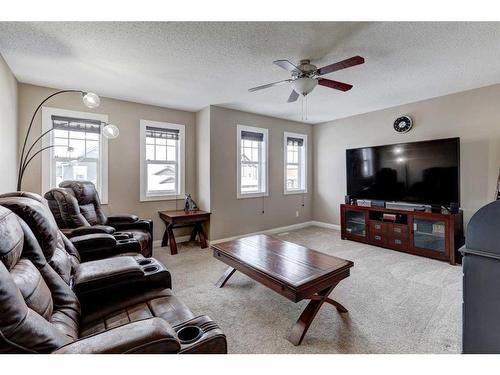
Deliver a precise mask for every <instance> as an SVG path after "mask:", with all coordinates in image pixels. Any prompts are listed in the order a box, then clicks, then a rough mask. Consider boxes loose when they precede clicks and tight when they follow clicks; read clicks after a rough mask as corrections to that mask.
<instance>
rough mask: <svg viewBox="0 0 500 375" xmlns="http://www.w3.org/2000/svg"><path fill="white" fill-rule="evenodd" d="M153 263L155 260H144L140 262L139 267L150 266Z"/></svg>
mask: <svg viewBox="0 0 500 375" xmlns="http://www.w3.org/2000/svg"><path fill="white" fill-rule="evenodd" d="M153 263H154V261H153V259H142V260H140V261H139V266H148V265H150V264H153Z"/></svg>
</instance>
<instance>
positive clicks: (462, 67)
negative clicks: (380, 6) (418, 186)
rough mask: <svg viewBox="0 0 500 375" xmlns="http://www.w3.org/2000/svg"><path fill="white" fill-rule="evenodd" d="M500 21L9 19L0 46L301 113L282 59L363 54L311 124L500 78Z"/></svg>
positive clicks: (226, 101)
mask: <svg viewBox="0 0 500 375" xmlns="http://www.w3.org/2000/svg"><path fill="white" fill-rule="evenodd" d="M499 36H500V23H406V22H402V23H388V22H380V23H366V22H362V23H339V22H332V23H290V22H286V23H284V22H276V23H269V22H262V23H236V22H234V23H233V22H231V23H189V22H186V23H166V22H164V23H141V22H133V23H118V22H116V23H115V22H104V23H95V22H90V23H87V22H82V23H60V22H57V23H37V22H34V23H8V22H3V23H0V54H2V55H3V56H4V58H5V60H6V61H7V63H8V65H9V66H10V68H11V69H12V71H13V72H14V74H15V76H16V77H17V78H18V80H19V81H21V82H26V83H32V84H36V85H43V86H49V87H55V88H81V89H84V90H89V91H95V92H96V93H98V94H99V95H102V96H107V97H113V98H117V99H124V100H130V101H135V102H141V103H147V104H155V105H160V106H166V107H172V108H178V109H185V110H189V111H197V110H199V109H201V108H203V107H206V106H208V105H210V104H212V105H219V106H223V107H227V108H233V109H239V110H243V111H248V112H255V113H260V114H266V115H270V116H275V117H280V118H285V119H290V120H300V118H301V116H300V110H301V106H300V101H298V102H296V103H293V104H288V103H286V99H287V98H288V95H289V94H290V91H291V88H290V87H289V86H288V85H283V86H279V87H274V88H270V89H268V90H265V91H260V92H255V93H249V92H248V91H247V89H248V88H250V87H253V86H257V85H261V84H265V83H269V82H273V81H277V80H281V79H286V78H288V77H289V76H288V74H287V72H286V71H284V70H282V69H280V68H278V67H277V66H275V65H273V64H272V61H273V60H276V59H289V60H291V61H292V62H298V60H300V59H304V58H310V59H311V60H312V63H314V64H316V65H317V66H318V67H320V66H323V65H327V64H329V63H333V62H336V61H338V60H341V59H344V58H347V57H351V56H354V55H361V56H364V57H365V58H366V63H365V64H364V65H360V66H357V67H353V68H349V69H346V70H342V71H338V72H335V73H331V74H329V75H327V76H326V77H327V78H330V79H335V80H339V81H343V82H346V83H351V84H353V85H354V88H353V89H352V90H351V91H350V92H347V93H342V92H338V91H335V90H331V89H327V88H325V87H320V86H318V87H317V88H316V89H315V90H314V91H313V92H312V93H311V94H310V95H309V96H308V103H309V110H308V112H309V117H308V121H309V122H311V123H318V122H323V121H328V120H333V119H336V118H340V117H346V116H350V115H354V114H359V113H364V112H369V111H373V110H377V109H381V108H387V107H391V106H395V105H398V104H403V103H408V102H413V101H418V100H422V99H426V98H431V97H436V96H441V95H446V94H449V93H453V92H458V91H463V90H468V89H472V88H477V87H481V86H487V85H492V84H495V83H499V82H500V63H499V61H500V42H499Z"/></svg>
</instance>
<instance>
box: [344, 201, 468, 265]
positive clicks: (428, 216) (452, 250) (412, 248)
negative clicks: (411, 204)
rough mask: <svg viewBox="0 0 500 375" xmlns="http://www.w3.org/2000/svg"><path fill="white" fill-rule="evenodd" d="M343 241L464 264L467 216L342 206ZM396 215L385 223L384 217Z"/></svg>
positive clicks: (460, 213)
mask: <svg viewBox="0 0 500 375" xmlns="http://www.w3.org/2000/svg"><path fill="white" fill-rule="evenodd" d="M340 213H341V231H342V239H343V240H352V241H358V242H364V243H368V244H371V245H375V246H380V247H385V248H389V249H393V250H399V251H404V252H407V253H411V254H415V255H422V256H426V257H429V258H434V259H440V260H446V261H448V262H449V263H450V264H456V263H457V262H459V263H461V256H460V255H459V252H458V248H459V247H460V246H462V245H463V242H464V239H463V215H462V211H460V212H459V213H458V214H442V213H432V212H421V211H403V210H391V209H386V208H380V207H362V206H356V205H350V204H341V205H340ZM384 213H385V214H393V215H395V220H392V219H391V220H384V218H383V214H384Z"/></svg>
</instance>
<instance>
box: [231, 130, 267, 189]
mask: <svg viewBox="0 0 500 375" xmlns="http://www.w3.org/2000/svg"><path fill="white" fill-rule="evenodd" d="M243 131H249V132H254V133H260V134H262V135H263V142H262V143H263V147H262V149H261V155H260V158H261V160H262V161H261V162H260V166H261V168H260V173H261V189H262V190H263V191H260V192H258V193H242V192H241V132H243ZM268 139H269V130H268V129H265V128H256V127H253V126H246V125H237V127H236V166H237V170H236V176H237V184H236V189H237V190H236V197H237V199H244V198H256V197H267V196H269V152H268V150H269V145H268V143H269V142H268Z"/></svg>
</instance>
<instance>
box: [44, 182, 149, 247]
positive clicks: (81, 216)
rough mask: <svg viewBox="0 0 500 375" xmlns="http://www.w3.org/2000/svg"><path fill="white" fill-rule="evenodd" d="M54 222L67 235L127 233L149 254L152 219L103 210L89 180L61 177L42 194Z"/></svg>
mask: <svg viewBox="0 0 500 375" xmlns="http://www.w3.org/2000/svg"><path fill="white" fill-rule="evenodd" d="M44 197H45V199H47V201H48V205H49V207H50V210H51V211H52V214H53V215H54V217H55V220H56V222H57V225H58V226H59V228H60V229H61V230H62V232H63V233H64V234H65V235H66V236H67V237H70V238H71V237H73V236H81V235H84V234H91V233H105V234H114V233H116V232H120V235H127V234H130V235H131V236H132V237H133V238H134V239H136V240H137V241H138V243H139V244H140V246H141V252H142V254H143V255H144V256H146V257H150V256H152V254H153V222H152V221H151V220H146V219H139V218H138V217H137V216H136V215H131V214H115V215H108V216H106V215H105V214H104V211H103V210H102V207H101V201H100V199H99V195H98V194H97V190H96V188H95V186H94V184H93V183H92V182H90V181H63V182H61V183H60V184H59V188H55V189H51V190H49V191H48V192H46V193H45V195H44Z"/></svg>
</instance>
